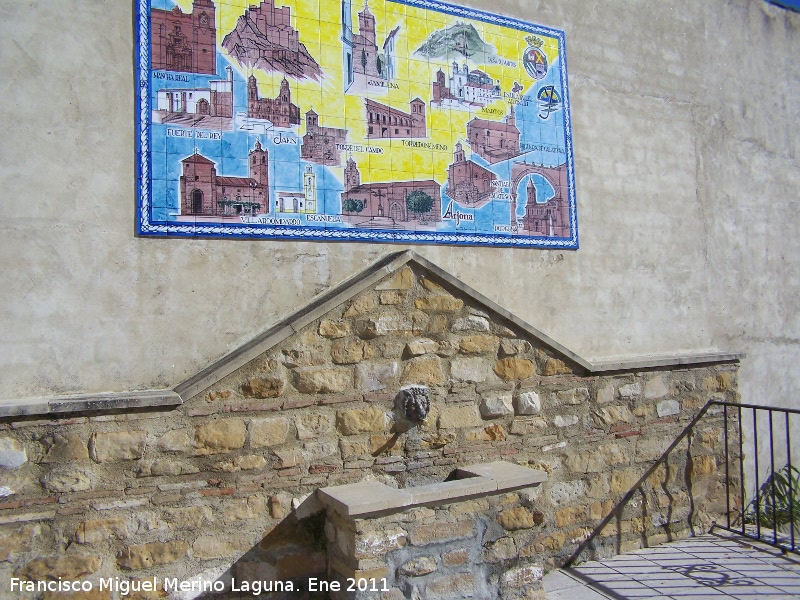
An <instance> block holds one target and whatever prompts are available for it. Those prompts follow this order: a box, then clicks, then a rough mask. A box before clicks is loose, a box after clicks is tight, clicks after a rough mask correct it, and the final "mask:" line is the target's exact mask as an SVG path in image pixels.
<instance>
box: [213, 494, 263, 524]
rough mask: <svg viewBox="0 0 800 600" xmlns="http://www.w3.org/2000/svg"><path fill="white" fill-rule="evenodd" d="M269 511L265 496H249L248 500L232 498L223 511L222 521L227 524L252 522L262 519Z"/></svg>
mask: <svg viewBox="0 0 800 600" xmlns="http://www.w3.org/2000/svg"><path fill="white" fill-rule="evenodd" d="M266 510H267V499H266V498H264V497H263V496H249V497H248V498H232V499H230V500H229V501H228V502H227V503H226V504H225V508H224V510H223V511H222V520H223V522H225V523H229V522H232V521H250V520H252V519H262V518H263V517H264V513H265V512H266Z"/></svg>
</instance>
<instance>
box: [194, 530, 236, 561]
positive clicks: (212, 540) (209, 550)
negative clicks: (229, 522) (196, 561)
mask: <svg viewBox="0 0 800 600" xmlns="http://www.w3.org/2000/svg"><path fill="white" fill-rule="evenodd" d="M238 551H239V547H238V544H236V543H235V542H234V541H233V540H232V538H230V537H221V536H215V535H201V536H200V537H199V538H197V539H196V540H195V541H194V543H193V544H192V553H193V554H194V556H195V557H196V558H201V559H203V560H210V559H213V558H228V557H231V556H234V555H236V554H237V553H238Z"/></svg>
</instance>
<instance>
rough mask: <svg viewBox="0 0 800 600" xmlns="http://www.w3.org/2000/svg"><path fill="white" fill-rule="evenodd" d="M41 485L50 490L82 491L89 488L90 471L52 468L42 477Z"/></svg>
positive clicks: (63, 491) (56, 491)
mask: <svg viewBox="0 0 800 600" xmlns="http://www.w3.org/2000/svg"><path fill="white" fill-rule="evenodd" d="M42 485H43V486H44V487H45V489H47V490H48V491H50V492H55V493H67V492H84V491H86V490H89V489H91V487H92V480H91V472H90V471H89V470H88V469H79V468H61V469H54V470H52V471H50V472H49V473H47V475H45V476H44V477H43V478H42Z"/></svg>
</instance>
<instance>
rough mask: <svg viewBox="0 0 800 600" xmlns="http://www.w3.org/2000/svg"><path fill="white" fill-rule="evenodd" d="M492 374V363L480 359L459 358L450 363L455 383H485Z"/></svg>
mask: <svg viewBox="0 0 800 600" xmlns="http://www.w3.org/2000/svg"><path fill="white" fill-rule="evenodd" d="M489 373H490V363H489V362H488V361H487V360H486V359H483V358H480V357H477V356H476V357H457V358H454V359H453V360H451V361H450V376H451V377H452V378H453V380H454V381H462V382H465V383H483V382H484V381H486V378H487V377H488V375H489Z"/></svg>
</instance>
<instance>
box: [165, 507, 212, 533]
mask: <svg viewBox="0 0 800 600" xmlns="http://www.w3.org/2000/svg"><path fill="white" fill-rule="evenodd" d="M163 519H164V521H166V522H167V523H168V524H169V525H170V527H171V528H172V529H177V530H182V529H185V528H187V527H202V526H204V525H208V524H209V523H211V522H212V521H213V520H214V514H213V513H212V511H211V507H209V506H204V505H200V506H186V507H178V508H168V509H166V510H165V511H164V515H163Z"/></svg>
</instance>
